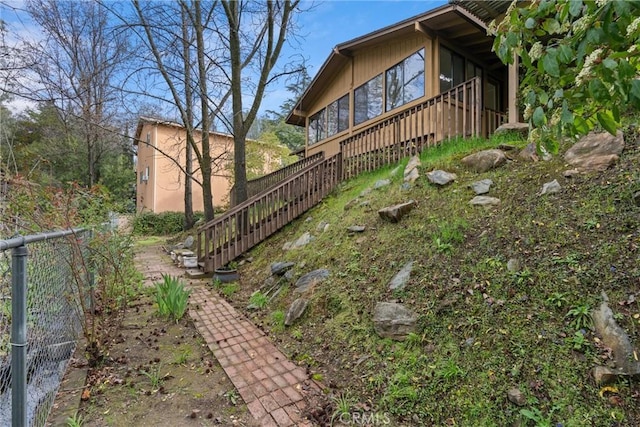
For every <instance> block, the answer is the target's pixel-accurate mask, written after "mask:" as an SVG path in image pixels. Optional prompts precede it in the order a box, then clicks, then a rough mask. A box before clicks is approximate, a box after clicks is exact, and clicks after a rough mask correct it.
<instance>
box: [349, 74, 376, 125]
mask: <svg viewBox="0 0 640 427" xmlns="http://www.w3.org/2000/svg"><path fill="white" fill-rule="evenodd" d="M353 97H354V108H353V122H354V124H356V125H357V124H360V123H362V122H366V121H367V120H369V119H372V118H374V117H376V116H379V115H380V114H382V74H378V75H377V76H375V77H374V78H372V79H371V80H369V81H368V82H366V83H365V84H363V85H362V86H360V87H358V88H356V90H355V91H354V92H353Z"/></svg>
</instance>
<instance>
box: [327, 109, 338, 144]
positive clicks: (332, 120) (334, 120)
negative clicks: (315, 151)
mask: <svg viewBox="0 0 640 427" xmlns="http://www.w3.org/2000/svg"><path fill="white" fill-rule="evenodd" d="M336 133H338V101H335V102H332V103H331V104H329V106H328V107H327V136H331V135H335V134H336Z"/></svg>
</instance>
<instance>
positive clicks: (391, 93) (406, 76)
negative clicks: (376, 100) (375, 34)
mask: <svg viewBox="0 0 640 427" xmlns="http://www.w3.org/2000/svg"><path fill="white" fill-rule="evenodd" d="M385 76H386V79H387V80H386V82H387V86H386V88H387V93H386V95H387V97H386V104H385V107H386V110H387V111H389V110H392V109H394V108H396V107H399V106H400V105H404V104H406V103H407V102H410V101H413V100H414V99H417V98H420V97H421V96H424V49H421V50H419V51H418V52H416V53H414V54H413V55H411V56H409V57H408V58H407V59H405V60H404V61H402V62H401V63H399V64H398V65H396V66H393V67H391V68H389V69H388V70H387V72H386V74H385Z"/></svg>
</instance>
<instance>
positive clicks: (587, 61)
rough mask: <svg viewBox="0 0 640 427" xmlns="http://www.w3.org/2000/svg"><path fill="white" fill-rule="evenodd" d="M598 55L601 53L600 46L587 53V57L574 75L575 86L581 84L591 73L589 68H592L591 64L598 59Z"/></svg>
mask: <svg viewBox="0 0 640 427" xmlns="http://www.w3.org/2000/svg"><path fill="white" fill-rule="evenodd" d="M600 55H602V48H598V49H596V50H594V51H593V52H591V53H590V54H589V56H587V59H585V60H584V65H583V66H582V69H581V70H580V72H579V73H578V75H577V76H576V86H580V85H582V84H583V83H584V81H585V80H586V78H587V77H589V76H590V75H591V68H593V64H594V63H595V62H596V60H598V59H600Z"/></svg>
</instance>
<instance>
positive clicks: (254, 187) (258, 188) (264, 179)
mask: <svg viewBox="0 0 640 427" xmlns="http://www.w3.org/2000/svg"><path fill="white" fill-rule="evenodd" d="M321 159H324V153H322V152H321V153H316V154H313V155H311V156H309V157H307V158H304V159H301V160H298V161H297V162H295V163H291V164H290V165H287V166H285V167H283V168H282V169H278V170H277V171H273V172H271V173H270V174H268V175H264V176H261V177H259V178H256V179H252V180H250V181H247V197H248V198H251V197H253V196H255V195H257V194H260V193H262V192H263V191H266V190H268V189H269V188H270V187H273V186H274V185H276V184H279V183H280V182H281V181H283V180H284V179H286V178H288V177H290V176H291V175H293V174H294V173H296V172H298V171H301V170H302V169H304V168H306V167H307V166H309V165H311V164H313V163H315V162H316V161H318V160H321ZM229 203H230V205H229V207H234V206H235V205H236V186H235V185H233V186H232V187H231V190H230V192H229Z"/></svg>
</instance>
